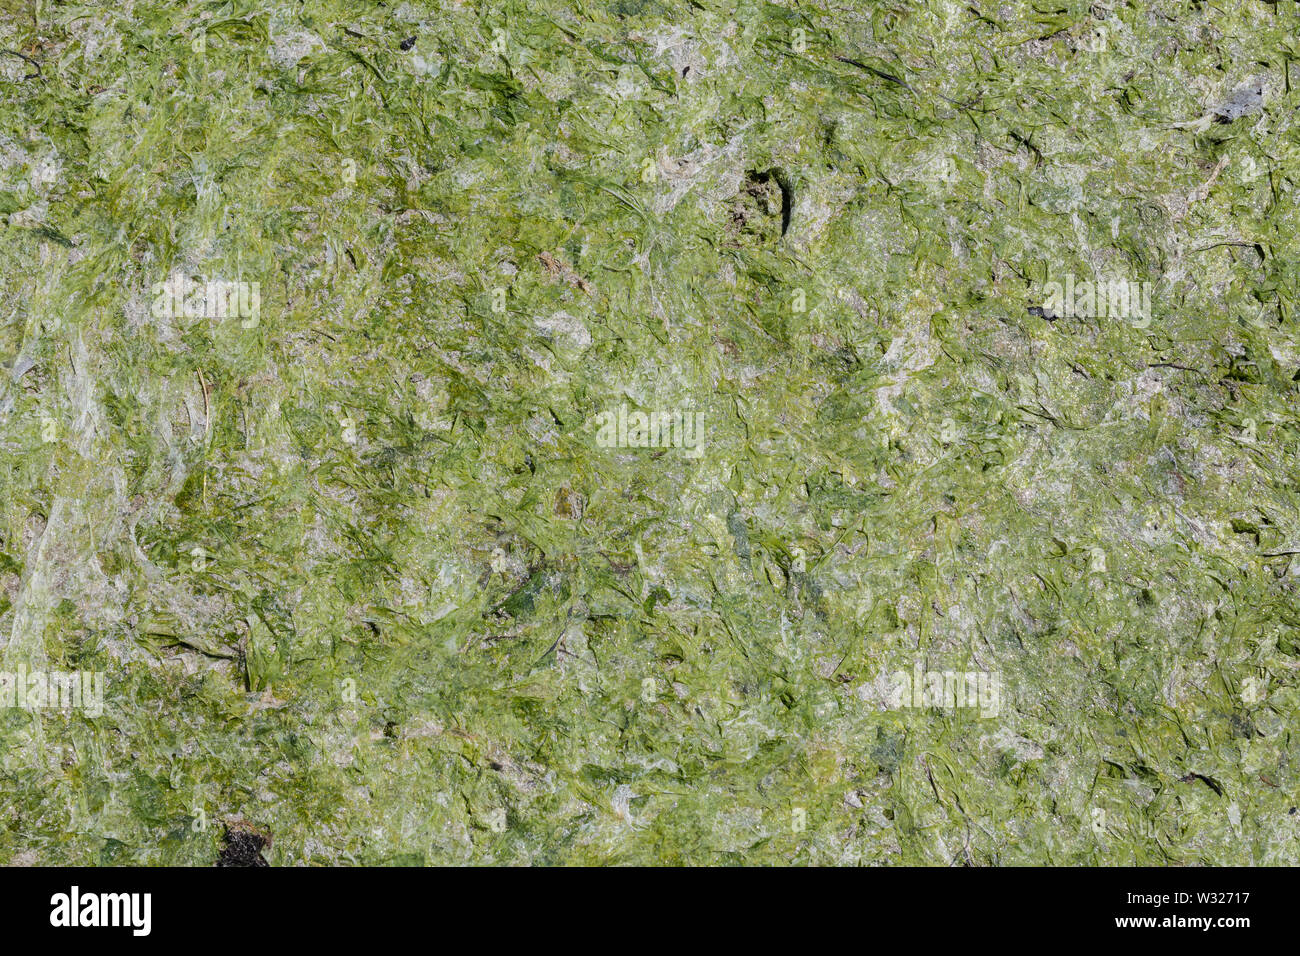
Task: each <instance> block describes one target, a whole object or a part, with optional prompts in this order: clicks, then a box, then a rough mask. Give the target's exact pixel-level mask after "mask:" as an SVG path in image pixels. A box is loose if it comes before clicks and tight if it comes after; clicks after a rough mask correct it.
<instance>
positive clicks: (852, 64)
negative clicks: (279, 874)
mask: <svg viewBox="0 0 1300 956" xmlns="http://www.w3.org/2000/svg"><path fill="white" fill-rule="evenodd" d="M1298 26H1300V17H1297V13H1296V8H1295V5H1294V4H1289V3H1275V2H1261V0H1240V2H1236V3H1224V4H1209V3H1199V2H1191V0H1144V2H1141V3H1137V2H1121V0H1099V2H1084V0H1058V2H1055V3H1051V4H1036V3H1030V2H1016V0H1008V2H1005V3H1001V4H990V3H984V2H976V3H965V2H955V0H919V2H906V3H905V2H902V0H881V2H868V0H850V2H846V3H842V4H829V3H825V2H794V0H790V2H786V3H768V2H758V0H741V2H735V0H692V2H689V3H688V2H679V0H612V2H603V0H583V2H560V0H527V2H524V0H494V2H476V0H459V2H457V0H451V2H443V3H431V2H428V3H416V2H413V0H394V2H389V3H386V4H374V3H361V2H344V0H301V2H300V0H294V2H289V0H268V2H257V3H253V2H251V0H221V2H186V0H168V2H162V0H127V2H122V3H117V4H93V5H88V4H79V3H70V2H60V0H19V2H15V3H8V4H5V5H4V6H3V9H0V363H3V367H2V368H0V644H2V645H3V647H2V648H0V658H2V660H0V665H2V667H0V669H2V670H3V671H4V672H5V673H8V674H25V675H28V676H29V677H30V675H32V674H36V673H40V674H54V673H59V674H72V673H76V674H91V673H95V674H101V675H102V676H103V695H102V707H99V706H88V705H87V704H86V703H85V701H84V700H83V702H82V705H81V706H76V705H75V704H70V705H68V706H62V704H63V702H62V701H60V702H59V703H60V706H43V707H42V706H36V705H31V701H30V700H29V701H28V704H29V706H18V705H17V704H14V705H13V706H4V707H0V736H2V738H3V741H4V747H3V751H2V756H0V788H3V792H4V795H5V799H4V800H3V801H2V802H0V862H4V863H11V864H33V863H35V864H107V865H111V864H146V863H147V864H192V865H203V866H209V865H212V864H214V863H216V862H217V861H218V860H219V859H220V858H221V856H222V854H223V853H227V854H229V853H230V852H231V850H230V846H229V845H228V843H227V841H225V840H223V832H224V831H223V826H222V823H221V821H229V820H236V819H240V820H248V821H254V822H255V823H256V825H257V827H258V828H260V830H264V831H267V832H269V833H274V835H275V840H274V843H273V844H272V845H270V846H269V847H267V848H265V849H264V850H263V849H261V848H259V849H258V851H256V852H255V853H254V854H253V855H256V856H258V857H259V858H263V857H264V858H265V860H266V861H268V862H269V863H270V864H271V865H275V866H284V865H299V864H307V865H313V864H383V863H388V864H393V863H397V864H435V863H437V864H444V863H453V864H460V863H496V864H519V863H532V864H574V863H649V864H682V863H745V864H787V863H788V864H857V863H872V864H931V865H951V864H958V865H961V864H969V865H1006V864H1044V863H1054V864H1198V863H1206V864H1211V863H1215V864H1246V863H1256V864H1296V863H1297V862H1300V851H1298V850H1297V836H1298V835H1300V830H1298V828H1300V816H1297V815H1295V814H1294V812H1293V808H1294V806H1295V805H1296V803H1297V801H1298V799H1300V797H1298V795H1297V788H1298V786H1300V735H1297V732H1296V715H1297V705H1298V704H1300V696H1298V684H1297V671H1298V670H1300V607H1298V603H1297V586H1298V585H1300V560H1297V558H1298V557H1300V510H1298V508H1300V485H1298V484H1297V482H1298V477H1297V476H1298V475H1300V468H1298V466H1300V421H1298V417H1297V408H1300V402H1298V399H1300V395H1298V394H1297V390H1298V388H1300V381H1298V379H1300V343H1298V342H1297V333H1296V330H1297V320H1298V318H1300V317H1298V316H1297V314H1296V291H1297V280H1298V279H1300V273H1298V271H1297V263H1298V262H1300V210H1298V209H1297V203H1296V198H1297V188H1298V184H1300V126H1298V125H1297V113H1296V108H1297V105H1300V99H1298V97H1300V94H1297V91H1296V89H1295V85H1296V83H1297V82H1300V68H1298V66H1297V58H1298V57H1300V50H1298V48H1297V43H1298V42H1300V41H1297V39H1296V38H1297V36H1298V35H1300V34H1298V31H1297V27H1298ZM1256 78H1259V80H1258V82H1259V84H1260V85H1259V86H1258V87H1255V86H1252V84H1253V83H1255V82H1256ZM1243 90H1244V91H1245V92H1242V91H1243ZM1106 276H1118V277H1122V278H1123V279H1124V280H1125V281H1127V282H1132V283H1136V284H1139V285H1140V284H1147V286H1144V287H1145V288H1149V291H1150V296H1149V298H1150V307H1149V309H1145V310H1144V309H1137V308H1136V307H1134V308H1130V309H1129V310H1128V311H1124V310H1122V309H1121V310H1118V311H1116V310H1114V309H1112V310H1111V312H1110V313H1101V312H1100V306H1098V305H1085V307H1083V308H1078V307H1077V306H1078V303H1077V302H1074V303H1066V305H1067V306H1074V307H1062V304H1061V303H1060V302H1057V301H1053V296H1054V293H1053V286H1054V285H1057V284H1060V283H1063V282H1065V281H1067V278H1068V281H1070V282H1074V281H1076V280H1077V282H1078V283H1079V286H1077V287H1075V288H1076V291H1077V289H1078V288H1082V285H1083V284H1085V283H1097V282H1100V281H1101V277H1106ZM178 287H179V288H180V289H181V290H182V292H181V293H178V294H175V295H173V294H172V292H169V290H174V289H176V288H178ZM196 289H197V290H199V291H197V292H195V291H194V290H196ZM185 290H188V292H186V291H185ZM1058 298H1059V296H1058ZM692 425H696V426H698V428H696V429H692V428H691V426H692ZM954 673H955V674H961V675H967V676H968V677H969V678H970V680H968V682H967V688H968V690H969V688H970V687H976V688H977V689H978V690H979V692H980V693H981V694H985V695H986V696H989V698H990V699H988V700H984V701H983V702H982V705H981V706H975V705H974V704H973V703H972V702H971V699H970V698H969V697H967V698H961V697H952V698H951V699H950V698H949V697H948V696H944V695H943V694H940V695H937V696H936V695H931V693H930V691H931V684H930V678H931V677H933V676H935V675H937V676H938V677H939V678H940V681H941V683H942V682H943V681H945V680H948V679H949V678H950V677H951V675H952V674H954ZM922 674H924V675H927V676H925V677H924V678H920V675H922ZM899 675H903V676H904V677H906V678H907V679H908V680H913V679H916V678H920V679H916V684H917V685H923V688H924V692H923V693H919V694H918V693H912V692H907V693H901V694H900V692H899V690H898V686H899V685H898V682H899V679H900V678H899ZM944 675H948V677H945V676H944ZM945 686H947V685H945ZM914 689H915V688H914ZM994 692H995V693H994ZM945 693H946V692H945ZM15 700H16V698H15ZM46 703H47V704H49V703H50V701H48V700H47V702H46ZM238 839H239V840H243V839H244V837H242V836H241V837H238ZM223 844H224V845H225V846H224V849H223ZM244 855H245V856H247V854H244Z"/></svg>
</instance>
